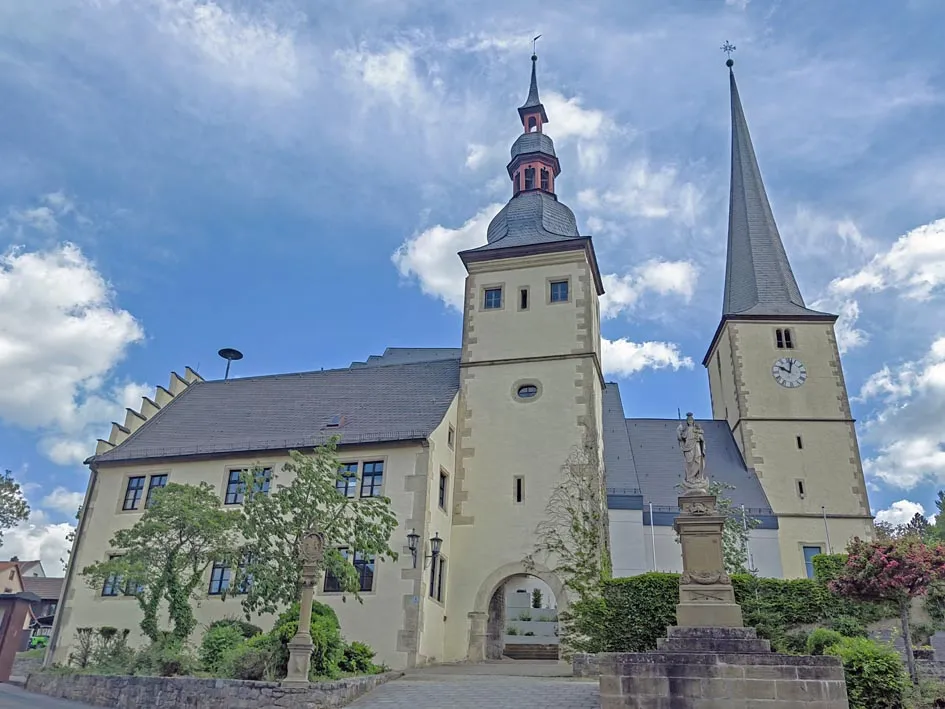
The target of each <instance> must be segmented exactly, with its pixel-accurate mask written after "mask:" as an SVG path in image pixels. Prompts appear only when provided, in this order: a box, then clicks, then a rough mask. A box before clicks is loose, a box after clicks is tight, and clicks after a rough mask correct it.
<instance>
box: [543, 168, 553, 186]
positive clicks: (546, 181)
mask: <svg viewBox="0 0 945 709" xmlns="http://www.w3.org/2000/svg"><path fill="white" fill-rule="evenodd" d="M549 178H550V175H549V174H548V171H547V170H546V169H545V168H542V169H541V188H542V189H543V190H549V189H551V188H550V186H549V185H550V179H549Z"/></svg>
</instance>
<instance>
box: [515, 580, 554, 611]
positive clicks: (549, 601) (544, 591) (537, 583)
mask: <svg viewBox="0 0 945 709" xmlns="http://www.w3.org/2000/svg"><path fill="white" fill-rule="evenodd" d="M536 588H537V589H538V590H539V591H541V607H542V608H557V607H558V606H557V603H556V601H555V594H554V592H553V591H552V590H551V586H549V585H548V584H546V583H545V582H544V581H542V580H541V579H540V578H538V577H536V576H513V577H512V578H511V579H509V581H508V582H507V583H506V584H505V601H506V605H508V606H512V602H513V601H512V599H518V598H519V597H520V596H521V597H525V598H527V599H528V603H527V604H526V605H525V606H521V605H517V606H516V607H518V608H531V607H532V591H533V590H534V589H536ZM520 590H521V591H525V593H521V594H520V593H518V591H520Z"/></svg>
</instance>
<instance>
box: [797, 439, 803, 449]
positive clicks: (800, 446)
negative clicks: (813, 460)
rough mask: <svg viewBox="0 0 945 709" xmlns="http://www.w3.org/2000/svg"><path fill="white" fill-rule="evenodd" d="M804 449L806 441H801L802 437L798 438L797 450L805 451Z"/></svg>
mask: <svg viewBox="0 0 945 709" xmlns="http://www.w3.org/2000/svg"><path fill="white" fill-rule="evenodd" d="M803 448H804V441H802V440H801V437H800V436H797V449H798V450H803Z"/></svg>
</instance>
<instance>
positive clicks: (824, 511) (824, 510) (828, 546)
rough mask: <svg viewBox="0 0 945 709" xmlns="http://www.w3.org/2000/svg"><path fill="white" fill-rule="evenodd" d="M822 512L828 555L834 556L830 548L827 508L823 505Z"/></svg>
mask: <svg viewBox="0 0 945 709" xmlns="http://www.w3.org/2000/svg"><path fill="white" fill-rule="evenodd" d="M820 511H821V512H823V513H824V534H825V535H826V536H827V553H828V554H833V549H832V548H831V546H830V528H829V527H828V526H827V507H826V506H825V505H821V506H820Z"/></svg>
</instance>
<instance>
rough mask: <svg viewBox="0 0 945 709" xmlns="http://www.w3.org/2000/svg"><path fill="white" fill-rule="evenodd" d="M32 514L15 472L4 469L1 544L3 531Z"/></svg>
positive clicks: (0, 494) (0, 498)
mask: <svg viewBox="0 0 945 709" xmlns="http://www.w3.org/2000/svg"><path fill="white" fill-rule="evenodd" d="M29 516H30V506H29V505H28V504H27V503H26V499H25V498H24V497H23V491H22V490H21V489H20V484H19V483H18V482H17V481H16V480H14V479H13V473H12V472H10V471H9V470H4V471H3V476H2V477H0V545H2V544H3V533H4V532H5V531H6V530H8V529H11V528H13V527H15V526H16V525H18V524H19V523H20V522H23V521H25V520H26V519H28V518H29Z"/></svg>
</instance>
